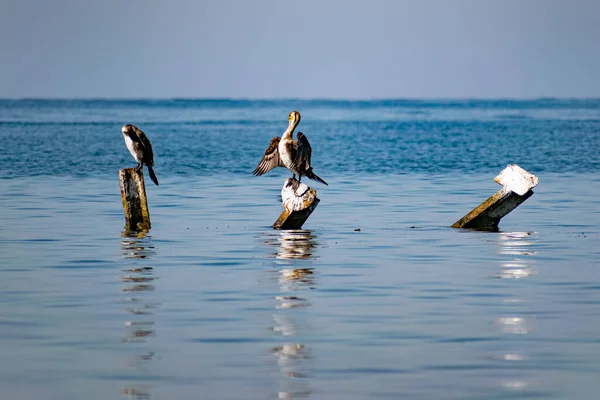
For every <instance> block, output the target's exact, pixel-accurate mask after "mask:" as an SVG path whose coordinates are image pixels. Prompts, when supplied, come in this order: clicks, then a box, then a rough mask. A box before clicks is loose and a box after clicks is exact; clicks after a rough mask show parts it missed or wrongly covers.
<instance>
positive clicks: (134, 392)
mask: <svg viewBox="0 0 600 400" xmlns="http://www.w3.org/2000/svg"><path fill="white" fill-rule="evenodd" d="M122 237H123V238H122V240H121V257H122V258H124V259H131V260H134V261H133V262H132V264H133V265H131V267H129V268H125V269H123V272H124V274H123V276H121V281H123V282H125V286H124V287H123V289H122V291H123V293H126V294H127V295H128V297H127V298H126V301H128V302H130V303H131V305H130V306H128V307H127V308H126V309H125V310H126V311H127V313H128V314H130V316H129V317H128V319H127V321H126V322H125V327H126V330H125V335H124V336H123V339H122V340H123V342H126V343H137V344H143V343H146V341H147V339H148V338H149V337H152V336H154V335H155V328H154V322H153V321H151V320H150V319H149V318H150V317H151V316H152V315H153V313H154V309H155V308H156V304H152V303H151V302H149V301H148V299H145V298H144V296H145V295H147V294H149V293H152V292H153V291H154V289H155V287H154V281H155V279H156V278H155V277H154V268H153V267H151V266H146V265H139V262H140V261H141V262H145V261H147V260H149V259H150V258H151V257H152V256H153V255H154V246H153V245H152V242H151V240H150V238H149V237H148V236H147V231H141V232H135V233H131V232H124V233H123V235H122ZM142 260H143V261H142ZM154 356H155V354H154V351H151V350H149V349H145V350H144V351H142V352H141V354H138V355H136V356H135V358H134V359H133V360H131V361H130V364H131V365H133V366H134V367H135V368H136V369H137V368H140V369H145V368H146V367H147V366H148V363H149V362H150V361H152V360H153V359H154ZM123 394H125V395H127V396H128V397H129V398H131V399H136V400H141V399H149V398H150V387H149V386H148V385H133V384H129V385H128V386H127V387H126V388H125V389H124V390H123Z"/></svg>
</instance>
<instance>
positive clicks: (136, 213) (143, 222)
mask: <svg viewBox="0 0 600 400" xmlns="http://www.w3.org/2000/svg"><path fill="white" fill-rule="evenodd" d="M119 182H120V184H121V200H122V201H123V211H124V212H125V230H126V231H144V230H148V229H150V212H149V211H148V200H147V199H146V186H145V185H144V174H143V172H142V169H141V168H140V169H139V170H136V169H135V168H125V169H121V170H119Z"/></svg>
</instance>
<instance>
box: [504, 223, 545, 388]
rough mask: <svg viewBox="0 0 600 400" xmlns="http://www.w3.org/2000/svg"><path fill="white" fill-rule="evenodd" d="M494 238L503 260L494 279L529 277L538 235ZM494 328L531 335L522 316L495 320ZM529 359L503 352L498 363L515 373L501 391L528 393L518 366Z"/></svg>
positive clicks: (517, 301) (513, 301) (514, 301)
mask: <svg viewBox="0 0 600 400" xmlns="http://www.w3.org/2000/svg"><path fill="white" fill-rule="evenodd" d="M496 238H497V244H498V246H497V254H499V255H500V256H501V257H502V258H501V261H500V271H499V272H498V273H496V275H495V276H496V278H499V279H512V280H514V279H523V278H527V277H530V276H532V275H533V274H534V269H533V264H534V261H533V260H532V259H531V258H532V257H533V256H535V254H536V251H535V250H533V249H532V248H531V247H532V246H533V245H534V244H535V242H536V240H537V234H535V233H534V232H500V233H498V234H496ZM504 304H505V305H513V306H515V305H521V304H527V302H525V301H523V299H521V298H511V299H508V301H507V300H506V299H505V300H504ZM517 314H518V313H517ZM528 314H531V313H528ZM494 326H495V327H496V328H497V330H498V331H499V332H501V333H502V334H506V335H529V334H530V333H531V331H532V324H531V321H530V320H529V319H528V318H526V317H524V316H522V315H505V316H500V317H497V318H496V319H495V320H494ZM510 343H513V342H510ZM529 358H530V357H526V356H525V355H524V354H523V353H522V352H520V351H518V350H517V349H510V350H505V352H504V354H502V356H501V357H500V360H501V362H508V363H511V364H509V365H513V368H514V370H513V371H511V372H513V374H514V378H513V379H504V380H502V381H501V382H500V386H501V387H502V389H504V390H507V391H519V392H520V391H523V390H526V389H528V387H529V386H530V382H528V381H526V380H524V379H523V378H522V374H521V373H520V364H521V362H523V361H524V360H526V359H529Z"/></svg>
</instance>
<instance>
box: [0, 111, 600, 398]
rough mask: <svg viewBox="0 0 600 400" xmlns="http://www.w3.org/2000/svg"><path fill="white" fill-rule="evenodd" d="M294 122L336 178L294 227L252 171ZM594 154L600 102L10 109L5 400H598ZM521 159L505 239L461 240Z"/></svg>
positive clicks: (0, 282)
mask: <svg viewBox="0 0 600 400" xmlns="http://www.w3.org/2000/svg"><path fill="white" fill-rule="evenodd" d="M292 109H296V110H298V111H300V112H301V114H302V122H301V123H300V127H299V129H300V131H302V132H304V133H305V134H306V135H307V137H308V138H309V140H310V141H311V144H312V147H313V164H314V168H315V172H316V173H317V174H318V175H320V176H321V177H322V178H324V179H325V180H326V181H328V183H329V186H327V187H326V186H323V185H320V184H318V183H315V184H313V185H312V186H313V187H314V188H316V189H317V191H318V195H319V198H320V199H321V203H320V204H319V206H318V208H317V209H316V211H315V212H314V213H313V215H312V216H311V217H310V219H309V220H308V221H307V223H306V224H305V228H306V229H305V230H300V231H289V232H282V231H274V230H273V229H271V227H270V225H271V224H272V223H273V222H274V221H275V219H276V218H277V216H278V215H279V213H280V212H281V210H282V208H281V203H280V200H279V192H280V190H281V186H282V184H283V180H284V178H285V177H288V176H289V175H290V174H289V173H288V172H287V171H284V170H280V171H272V172H270V173H269V174H267V175H265V176H263V177H258V178H257V177H253V176H252V175H251V171H252V170H253V168H254V167H255V166H256V164H257V163H258V161H259V160H260V158H261V156H262V154H263V152H264V150H265V148H266V146H267V145H268V142H269V140H270V138H271V137H273V136H275V135H280V134H281V133H282V132H283V130H284V129H285V127H286V125H287V114H288V113H289V111H291V110H292ZM125 123H133V124H135V125H137V126H138V127H140V128H141V129H143V130H144V131H145V132H146V133H147V135H148V136H149V138H150V140H151V141H152V143H153V146H154V150H155V154H156V157H155V161H156V173H157V175H158V178H159V180H160V182H161V185H160V187H156V186H154V185H151V183H150V184H149V185H148V186H147V194H148V198H149V203H150V211H151V218H152V225H153V227H152V229H151V230H150V232H148V233H146V234H139V235H131V234H129V235H127V234H124V233H123V226H124V219H123V211H122V207H121V199H120V191H119V184H118V180H117V170H118V169H120V168H124V167H131V166H134V164H135V163H134V161H133V159H132V158H131V156H130V155H129V153H128V151H127V149H126V148H125V145H124V142H123V139H122V135H121V133H120V127H121V126H122V125H123V124H125ZM599 154H600V101H598V100H569V101H566V100H564V101H559V100H551V99H547V100H536V101H439V102H433V101H372V102H369V101H365V102H344V101H292V100H290V101H229V100H215V101H208V100H202V101H200V100H198V101H195V100H164V101H163V100H156V101H154V100H143V101H142V100H141V101H107V100H90V101H75V100H73V101H41V100H19V101H8V100H2V101H0V210H1V212H0V352H1V354H2V361H3V362H2V363H0V392H1V393H2V398H7V399H32V398H40V399H71V398H88V399H106V398H125V399H127V398H130V399H150V398H153V399H163V398H169V397H173V396H176V397H178V398H207V399H242V398H243V399H260V398H312V399H367V398H376V399H380V398H393V399H396V398H409V399H482V398H485V399H507V398H543V399H546V398H556V399H591V398H595V397H596V396H597V393H598V391H599V390H600V382H599V381H598V376H600V363H599V362H598V359H599V358H600V336H599V333H600V307H599V306H600V270H599V268H600V264H599V261H600V228H599V226H600V197H599V196H598V195H599V193H600V191H599V188H600V174H599V172H600V157H599ZM510 163H517V164H519V165H521V166H522V167H523V168H525V169H527V170H529V171H530V172H532V173H534V174H536V175H537V176H538V177H539V179H540V184H539V185H538V187H537V188H536V189H534V191H535V195H534V196H533V197H531V198H530V199H529V200H527V201H526V202H525V203H524V204H522V205H521V206H520V207H519V208H518V209H517V210H515V211H514V212H513V213H511V214H510V215H508V216H507V217H505V218H504V219H503V220H502V222H501V224H500V228H501V230H500V232H497V233H490V232H473V231H460V230H454V229H451V228H448V226H449V225H451V224H452V223H453V222H454V221H456V220H457V219H459V218H460V217H462V216H463V215H464V214H466V213H467V212H468V211H470V210H471V209H472V208H473V207H474V206H476V205H478V204H479V203H480V202H481V201H483V200H485V199H486V198H487V197H488V196H490V195H491V194H493V193H494V192H495V191H496V190H498V188H499V186H498V185H497V184H496V183H495V182H494V181H493V178H494V177H495V176H496V174H497V173H498V172H499V171H500V170H502V169H503V168H504V167H505V166H506V165H507V164H510ZM357 228H358V229H360V231H356V229H357Z"/></svg>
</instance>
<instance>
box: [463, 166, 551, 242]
mask: <svg viewBox="0 0 600 400" xmlns="http://www.w3.org/2000/svg"><path fill="white" fill-rule="evenodd" d="M494 180H495V181H496V182H497V183H499V184H500V185H502V186H503V187H502V189H500V190H499V191H498V192H496V194H494V195H493V196H492V197H490V198H489V199H487V200H486V201H484V202H483V203H481V204H480V205H479V206H478V207H476V208H474V209H473V210H472V211H471V212H470V213H468V214H467V215H465V216H464V217H462V218H461V219H459V220H458V221H456V222H455V223H454V225H452V228H469V229H484V230H496V229H498V224H499V223H500V220H501V219H502V217H504V216H505V215H507V214H508V213H510V212H511V211H512V210H514V209H515V208H517V207H518V206H519V205H520V204H521V203H523V202H524V201H525V200H527V199H528V198H530V197H531V196H532V195H533V190H531V189H532V188H534V187H535V186H536V185H537V184H538V183H539V179H538V178H537V176H535V175H533V174H531V173H529V172H527V171H525V170H524V169H523V168H521V167H519V166H518V165H516V164H510V165H509V166H507V167H506V168H505V169H504V170H502V172H500V174H499V175H498V176H497V177H496V178H495V179H494Z"/></svg>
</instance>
